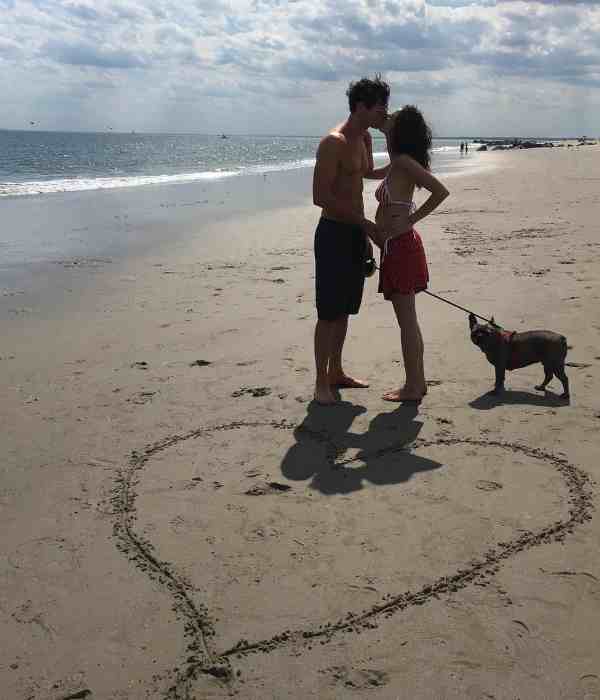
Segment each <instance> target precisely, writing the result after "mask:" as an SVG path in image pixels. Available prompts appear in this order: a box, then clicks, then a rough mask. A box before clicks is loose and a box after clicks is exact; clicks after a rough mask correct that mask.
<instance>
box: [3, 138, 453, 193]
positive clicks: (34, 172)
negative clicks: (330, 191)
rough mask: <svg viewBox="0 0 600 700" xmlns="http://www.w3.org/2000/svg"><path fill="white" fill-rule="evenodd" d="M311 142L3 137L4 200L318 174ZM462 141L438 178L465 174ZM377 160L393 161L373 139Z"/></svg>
mask: <svg viewBox="0 0 600 700" xmlns="http://www.w3.org/2000/svg"><path fill="white" fill-rule="evenodd" d="M318 144H319V139H318V138H317V137H311V136H225V135H222V136H206V135H201V134H136V133H130V134H121V133H112V132H109V133H61V132H36V131H0V197H18V196H27V195H30V196H31V195H36V196H40V195H47V194H55V193H58V192H78V191H86V190H99V189H116V188H123V187H140V186H149V185H164V184H177V183H186V182H187V183H189V182H198V181H216V180H223V179H227V178H231V177H239V176H244V175H252V174H254V175H256V174H264V173H272V172H282V171H287V170H296V169H302V168H311V167H312V166H313V165H314V158H315V152H316V149H317V146H318ZM459 145H460V141H459V140H457V139H436V140H434V146H433V150H432V161H433V163H432V166H433V170H434V172H436V173H438V174H440V175H443V174H447V173H448V172H450V171H453V170H456V169H459V168H461V167H464V165H465V161H464V159H462V160H461V158H460V149H459ZM374 146H375V148H374V151H375V159H376V160H377V161H382V160H384V159H385V158H386V157H387V154H386V152H385V141H384V139H383V138H381V137H376V138H375V139H374Z"/></svg>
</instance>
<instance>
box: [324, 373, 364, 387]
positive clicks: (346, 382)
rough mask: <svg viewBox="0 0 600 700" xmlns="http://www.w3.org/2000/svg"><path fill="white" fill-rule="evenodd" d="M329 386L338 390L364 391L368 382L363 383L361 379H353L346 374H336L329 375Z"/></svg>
mask: <svg viewBox="0 0 600 700" xmlns="http://www.w3.org/2000/svg"><path fill="white" fill-rule="evenodd" d="M329 385H330V386H334V387H337V388H338V389H366V388H367V387H368V386H369V382H365V381H363V380H362V379H354V377H349V376H348V375H347V374H336V375H333V376H331V375H330V377H329Z"/></svg>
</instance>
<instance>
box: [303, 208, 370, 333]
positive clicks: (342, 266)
mask: <svg viewBox="0 0 600 700" xmlns="http://www.w3.org/2000/svg"><path fill="white" fill-rule="evenodd" d="M365 246H366V240H365V233H364V231H363V230H362V228H361V227H360V226H356V225H355V224H343V223H340V222H339V221H332V220H331V219H320V220H319V224H318V226H317V230H316V231H315V264H316V272H315V282H316V292H317V294H316V302H317V315H318V317H319V319H321V320H323V321H335V320H336V319H338V318H341V317H342V316H347V315H349V314H357V313H358V310H359V308H360V302H361V301H362V294H363V287H364V284H365Z"/></svg>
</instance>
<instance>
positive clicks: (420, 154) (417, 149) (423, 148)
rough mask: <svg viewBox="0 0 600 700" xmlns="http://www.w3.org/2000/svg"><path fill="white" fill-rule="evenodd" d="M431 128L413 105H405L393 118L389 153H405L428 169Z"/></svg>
mask: <svg viewBox="0 0 600 700" xmlns="http://www.w3.org/2000/svg"><path fill="white" fill-rule="evenodd" d="M430 150H431V129H430V128H429V126H428V125H427V122H426V121H425V119H424V118H423V115H422V114H421V110H419V109H418V108H417V107H415V106H414V105H406V107H403V108H402V109H401V110H400V111H399V112H398V113H397V114H396V117H395V119H394V126H393V127H392V131H391V133H390V155H395V156H397V155H400V154H401V153H406V154H407V155H409V156H410V157H411V158H414V159H415V160H416V161H417V163H420V164H421V165H422V166H423V167H424V168H425V169H426V170H429V166H430V162H431V157H430V153H429V151H430Z"/></svg>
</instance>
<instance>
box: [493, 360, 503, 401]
mask: <svg viewBox="0 0 600 700" xmlns="http://www.w3.org/2000/svg"><path fill="white" fill-rule="evenodd" d="M494 369H495V370H496V385H495V386H494V390H493V391H492V393H493V394H501V393H502V392H503V390H504V375H505V373H506V365H505V364H504V363H502V362H501V361H499V362H498V363H497V364H496V365H495V366H494Z"/></svg>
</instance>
